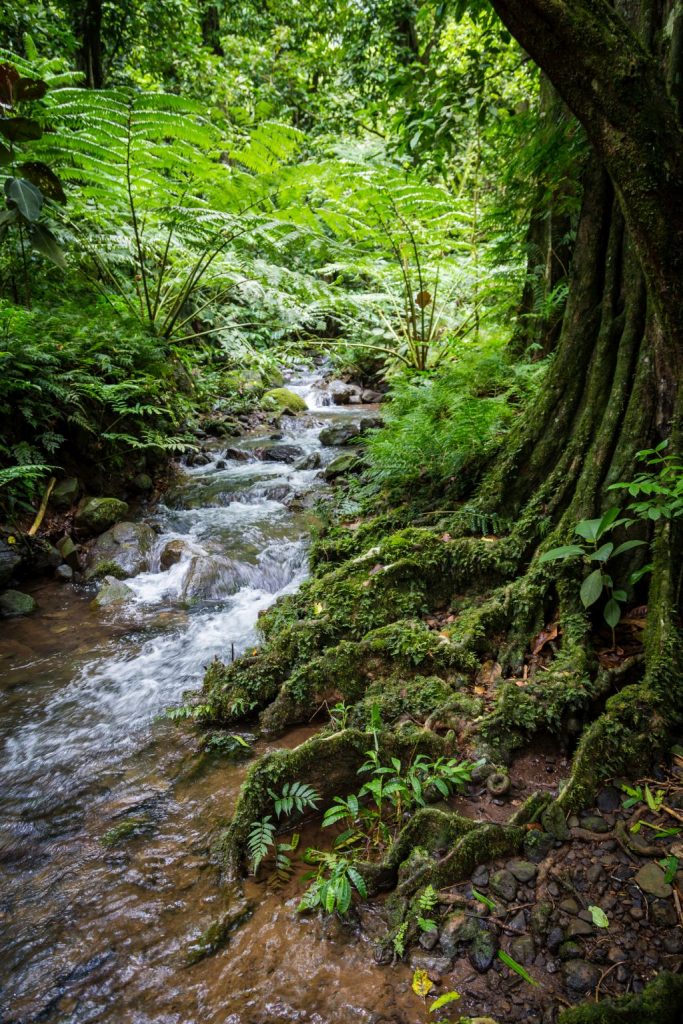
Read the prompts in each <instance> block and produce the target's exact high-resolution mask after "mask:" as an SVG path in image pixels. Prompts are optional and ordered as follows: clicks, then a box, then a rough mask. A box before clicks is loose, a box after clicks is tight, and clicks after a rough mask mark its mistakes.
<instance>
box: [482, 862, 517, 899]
mask: <svg viewBox="0 0 683 1024" xmlns="http://www.w3.org/2000/svg"><path fill="white" fill-rule="evenodd" d="M489 884H490V886H491V889H492V891H493V892H494V893H495V894H496V896H500V898H501V899H503V900H507V901H508V902H511V901H512V900H514V898H515V896H516V895H517V880H516V879H515V876H514V875H513V874H512V872H511V871H507V870H506V869H505V868H501V870H500V871H496V872H494V874H492V875H491V881H490V883H489Z"/></svg>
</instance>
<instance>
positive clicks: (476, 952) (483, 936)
mask: <svg viewBox="0 0 683 1024" xmlns="http://www.w3.org/2000/svg"><path fill="white" fill-rule="evenodd" d="M516 941H518V940H516ZM532 946H533V943H532ZM497 952H498V941H497V939H496V938H495V937H494V936H493V935H492V934H491V932H479V934H478V935H477V936H476V938H475V939H474V942H472V944H471V945H470V948H469V949H468V951H467V958H468V960H469V962H470V963H471V964H472V966H473V967H474V969H475V971H479V973H480V974H483V973H484V972H485V971H488V969H489V967H490V966H491V964H492V963H493V961H494V959H495V957H496V953H497Z"/></svg>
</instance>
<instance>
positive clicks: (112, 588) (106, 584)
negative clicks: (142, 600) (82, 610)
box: [91, 576, 134, 608]
mask: <svg viewBox="0 0 683 1024" xmlns="http://www.w3.org/2000/svg"><path fill="white" fill-rule="evenodd" d="M133 596H134V592H133V591H132V590H131V588H130V587H129V586H127V585H126V584H125V583H123V582H122V581H121V580H117V579H116V578H115V577H114V576H105V577H104V579H103V581H102V586H101V587H100V590H99V593H98V594H97V595H96V597H95V598H94V599H93V600H92V601H91V604H92V606H93V607H94V608H111V607H112V605H116V604H123V603H124V602H125V601H129V600H130V598H131V597H133Z"/></svg>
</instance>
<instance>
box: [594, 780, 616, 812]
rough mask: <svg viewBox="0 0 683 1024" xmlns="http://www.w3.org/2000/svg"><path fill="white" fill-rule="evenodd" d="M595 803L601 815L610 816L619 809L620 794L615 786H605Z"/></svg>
mask: <svg viewBox="0 0 683 1024" xmlns="http://www.w3.org/2000/svg"><path fill="white" fill-rule="evenodd" d="M596 803H597V805H598V810H599V811H602V812H603V814H612V813H613V812H614V811H618V810H619V808H620V807H621V793H620V792H619V790H618V789H617V788H616V786H605V788H604V789H601V790H600V792H599V793H598V799H597V800H596Z"/></svg>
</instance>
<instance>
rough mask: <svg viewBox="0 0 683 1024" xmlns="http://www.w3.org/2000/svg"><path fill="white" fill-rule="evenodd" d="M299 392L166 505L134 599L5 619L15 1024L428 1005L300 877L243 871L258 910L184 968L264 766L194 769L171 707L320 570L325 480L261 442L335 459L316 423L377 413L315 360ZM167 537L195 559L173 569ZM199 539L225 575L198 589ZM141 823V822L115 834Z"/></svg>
mask: <svg viewBox="0 0 683 1024" xmlns="http://www.w3.org/2000/svg"><path fill="white" fill-rule="evenodd" d="M287 386H288V387H290V388H291V389H292V390H294V391H297V392H298V393H299V394H300V395H302V397H304V398H305V399H306V401H307V404H308V406H309V412H308V413H306V414H303V415H301V416H299V417H297V418H296V419H295V418H291V417H283V420H282V424H283V425H282V427H281V428H280V429H281V432H282V435H283V436H281V437H278V438H276V439H275V440H272V439H270V438H269V433H268V430H267V429H266V428H264V430H263V432H261V433H260V434H251V435H249V436H246V437H244V438H241V439H240V440H239V441H237V442H234V443H233V444H232V447H234V448H237V449H240V450H241V451H243V452H244V453H245V455H246V458H245V459H244V460H243V459H228V460H226V459H225V457H224V456H225V448H226V443H225V442H219V441H216V442H215V445H214V447H213V448H212V451H211V453H210V454H211V459H210V461H209V462H208V463H207V464H205V465H201V466H197V467H195V468H188V469H186V471H185V474H184V476H183V479H182V480H181V482H180V484H179V485H178V486H176V487H175V489H174V496H173V500H172V501H171V500H169V501H168V506H161V507H160V508H158V509H157V510H155V513H154V515H153V516H151V517H150V520H151V521H152V522H153V525H154V527H155V529H156V532H157V542H156V544H155V554H154V556H153V560H152V561H153V564H152V566H151V569H150V571H147V572H144V573H141V574H140V575H138V576H136V577H134V578H132V579H130V580H128V581H126V582H127V584H128V586H130V588H131V590H132V594H131V596H130V599H129V600H128V601H127V602H126V603H125V604H124V605H119V606H117V610H116V611H112V610H108V611H102V610H98V609H96V608H93V607H92V605H91V601H92V598H93V591H92V589H90V590H88V589H86V588H81V589H79V588H75V587H71V586H64V585H60V584H57V583H55V582H47V583H44V584H40V585H37V586H36V587H34V588H33V596H34V597H35V598H36V600H37V602H38V605H39V610H38V612H37V613H36V614H35V615H33V616H31V617H28V618H23V619H18V620H14V621H12V622H11V623H4V624H2V625H1V626H0V667H1V670H0V700H1V702H2V714H1V715H0V748H1V753H0V1024H28V1022H38V1021H41V1022H50V1024H85V1022H91V1021H92V1022H94V1021H102V1022H105V1021H106V1022H112V1024H114V1022H116V1024H147V1022H159V1024H161V1022H163V1024H195V1022H196V1024H199V1022H200V1021H201V1022H202V1024H279V1022H285V1021H287V1022H289V1021H297V1022H311V1024H351V1022H372V1024H413V1022H418V1021H421V1020H423V1019H424V1013H425V1011H424V1007H423V1003H422V1001H421V1000H419V999H417V997H416V996H415V995H414V994H413V993H412V991H411V990H410V972H409V971H408V969H407V968H406V967H405V966H402V965H398V966H397V967H394V968H391V967H378V966H376V965H375V963H374V962H373V958H372V945H371V943H370V941H369V939H368V938H367V937H366V936H364V935H362V934H360V933H359V932H357V931H354V930H353V929H352V928H350V927H342V926H341V925H340V924H339V923H338V922H336V921H334V920H332V921H327V922H323V921H321V920H320V919H319V918H317V917H311V916H308V917H305V916H301V915H299V914H297V912H296V907H297V904H298V901H299V898H300V888H297V886H296V884H294V883H293V884H292V885H290V887H289V888H288V889H286V890H285V891H284V892H283V893H273V892H269V891H268V889H267V888H266V886H265V885H264V884H256V883H254V882H253V881H252V882H249V883H248V884H247V896H248V898H249V899H250V901H251V904H252V907H253V914H252V916H251V917H250V919H249V920H248V921H247V923H246V924H244V925H243V926H242V927H241V928H240V929H239V930H238V931H237V932H235V934H234V935H233V936H232V937H231V939H230V941H229V942H228V944H227V945H226V946H225V947H224V948H223V949H221V950H219V951H218V952H217V953H215V954H214V955H213V956H210V957H208V958H206V959H204V960H202V961H200V962H199V963H196V964H194V965H192V966H188V952H189V951H190V949H191V948H192V946H193V943H196V941H197V939H198V937H199V936H200V935H201V934H202V933H203V932H204V931H205V930H206V928H207V927H208V926H209V925H211V924H212V922H214V921H216V920H217V919H218V918H220V916H221V913H222V912H223V911H224V909H225V906H226V899H227V897H226V893H225V890H224V889H223V888H222V887H221V885H220V880H219V872H218V868H217V865H216V863H215V861H214V859H213V858H212V855H211V845H212V842H213V841H214V840H215V838H216V835H217V834H218V832H219V830H220V828H221V827H222V826H223V825H224V824H225V823H227V821H228V820H229V818H230V814H231V810H232V808H233V806H234V803H235V800H236V796H237V793H238V791H239V787H240V784H241V782H242V779H243V777H244V773H245V771H246V767H247V765H248V763H249V762H247V763H246V764H242V765H233V764H230V763H229V762H227V761H226V760H221V759H213V760H211V761H209V763H208V764H207V765H205V766H204V767H203V768H202V770H201V771H197V770H196V765H197V756H196V755H197V738H196V736H194V735H193V734H192V732H191V731H190V730H188V729H186V728H178V727H176V726H174V725H173V724H171V723H169V722H168V721H167V720H164V719H163V718H160V717H159V716H161V715H163V712H164V710H165V709H166V708H168V707H169V706H170V705H173V704H177V703H178V702H180V701H181V699H182V695H183V693H184V692H185V691H187V690H189V689H193V688H196V687H197V686H198V685H199V684H200V682H201V678H202V674H203V670H204V668H205V666H206V665H207V664H208V663H209V662H210V661H211V660H212V659H213V658H214V657H216V656H220V657H222V658H229V657H230V656H231V652H232V650H233V649H234V653H235V655H239V654H240V653H241V652H242V651H244V650H245V649H247V648H248V647H250V646H252V645H253V644H254V643H255V642H256V641H257V633H256V622H257V618H258V614H259V612H260V611H261V610H262V609H264V608H266V607H268V606H269V605H270V604H271V603H272V602H273V601H274V600H275V599H276V598H277V597H278V596H279V595H281V594H284V593H287V592H289V591H291V590H293V589H295V588H296V587H297V586H298V585H299V584H300V582H301V580H302V579H303V578H304V577H305V574H306V551H307V544H308V538H309V533H310V527H311V523H312V521H313V513H312V511H311V507H310V506H311V499H312V496H313V492H315V491H316V489H317V490H319V489H320V488H321V487H322V486H323V484H322V481H321V478H320V475H319V472H318V470H317V469H315V468H313V469H295V468H294V467H293V465H291V464H286V463H283V462H280V461H261V460H254V459H252V458H250V457H249V452H250V450H251V449H253V448H256V447H272V446H274V447H276V448H277V447H278V446H282V445H295V446H297V447H298V448H300V449H301V452H302V456H301V457H302V458H305V457H306V456H313V460H312V461H317V459H316V458H315V453H318V454H319V456H320V459H321V460H322V463H323V464H325V463H326V462H328V461H329V460H330V459H331V458H333V457H334V456H335V455H336V454H338V449H332V448H324V447H322V446H321V444H320V441H319V436H318V435H319V433H320V429H321V427H323V426H325V425H326V423H328V422H329V421H330V420H332V421H337V420H342V421H343V420H345V419H348V418H349V417H356V418H358V417H359V416H362V415H367V414H368V412H372V409H369V408H368V407H367V406H366V407H363V406H349V407H345V408H343V409H339V408H337V407H330V406H325V405H323V404H322V402H323V400H324V399H323V398H322V393H321V391H320V380H319V378H318V377H316V375H315V374H306V373H301V374H299V376H298V377H296V378H295V379H294V380H292V381H290V382H288V384H287ZM271 433H272V431H271ZM298 461H301V458H299V460H298ZM297 496H300V497H301V498H302V499H303V500H302V501H298V502H297V501H296V500H295V501H294V503H293V507H292V499H296V498H297ZM172 540H177V541H182V542H183V545H181V546H184V549H185V550H186V551H187V555H186V556H184V557H182V558H181V559H180V561H178V562H177V563H176V564H174V565H172V566H171V567H170V568H168V569H165V570H163V571H162V570H161V568H160V566H159V556H160V552H161V551H163V549H164V546H165V545H166V544H168V542H169V541H172ZM193 553H194V554H197V553H199V554H200V556H201V558H202V559H204V560H205V563H206V560H208V561H209V562H210V563H211V565H212V566H213V571H212V572H211V573H209V574H208V576H207V575H206V574H205V575H204V577H203V581H202V584H201V587H200V588H199V591H198V592H199V595H200V596H199V597H195V599H194V601H192V602H188V600H187V582H188V580H187V577H188V573H189V572H190V568H191V556H192V554H193ZM154 559H156V562H155V561H154ZM312 731H313V730H312V728H311V729H306V728H303V729H300V730H298V731H295V732H292V733H290V734H289V735H287V736H285V737H284V738H282V739H280V740H278V741H277V742H274V743H271V744H270V745H267V744H266V743H265V742H259V744H258V745H257V751H258V752H263V751H265V750H267V749H272V748H273V747H275V746H294V745H296V744H297V743H299V742H301V741H302V740H303V739H305V738H306V737H307V736H308V735H310V734H311V733H312ZM132 815H138V816H139V817H141V818H144V819H145V820H146V822H147V825H146V826H145V830H144V831H143V833H142V834H141V835H139V836H135V837H132V838H129V839H128V840H127V841H125V842H123V843H119V844H116V845H113V846H106V845H105V844H104V843H103V842H102V840H103V838H104V837H105V836H106V834H107V833H108V831H109V830H110V829H112V828H116V827H117V826H118V825H120V824H121V823H122V822H123V821H125V820H126V818H127V817H129V816H132ZM369 913H370V915H371V911H370V912H369Z"/></svg>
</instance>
